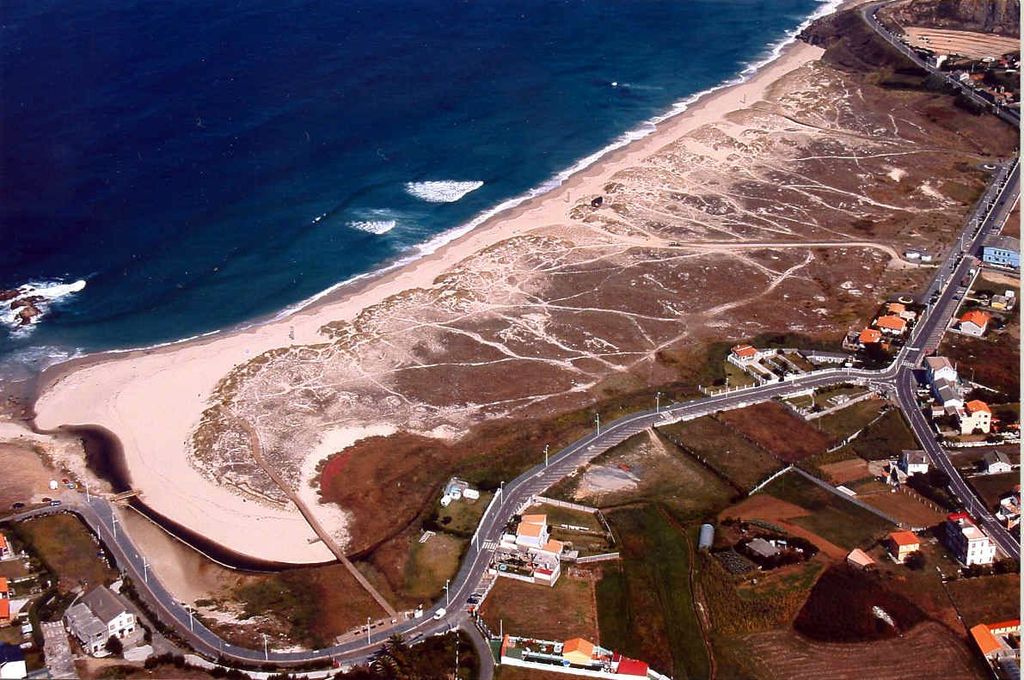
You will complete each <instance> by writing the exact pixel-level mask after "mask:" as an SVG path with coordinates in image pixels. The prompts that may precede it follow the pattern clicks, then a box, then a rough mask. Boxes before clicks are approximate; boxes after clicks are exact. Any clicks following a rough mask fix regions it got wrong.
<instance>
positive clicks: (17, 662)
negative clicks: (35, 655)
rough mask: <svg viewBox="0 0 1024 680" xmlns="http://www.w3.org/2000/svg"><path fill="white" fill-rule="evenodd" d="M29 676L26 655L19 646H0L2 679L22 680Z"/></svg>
mask: <svg viewBox="0 0 1024 680" xmlns="http://www.w3.org/2000/svg"><path fill="white" fill-rule="evenodd" d="M26 675H28V666H26V665H25V654H24V652H22V651H21V648H20V647H18V646H17V645H7V644H2V645H0V679H2V680H8V679H10V680H21V678H24V677H25V676H26Z"/></svg>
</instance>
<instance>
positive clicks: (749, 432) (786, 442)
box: [718, 401, 829, 463]
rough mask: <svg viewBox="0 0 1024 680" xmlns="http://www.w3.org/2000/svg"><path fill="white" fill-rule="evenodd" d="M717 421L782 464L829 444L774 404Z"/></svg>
mask: <svg viewBox="0 0 1024 680" xmlns="http://www.w3.org/2000/svg"><path fill="white" fill-rule="evenodd" d="M718 419H719V420H720V421H721V422H722V423H724V424H725V425H726V426H727V427H730V428H732V429H734V430H735V431H737V432H739V433H740V434H742V435H743V436H745V437H746V438H747V439H749V440H750V441H753V442H755V443H756V444H757V445H759V446H761V447H762V448H764V449H765V450H766V451H768V452H769V453H770V454H772V455H773V456H775V457H776V458H778V459H779V460H781V461H784V462H786V463H793V462H796V461H798V460H800V459H802V458H806V457H807V456H811V455H814V454H816V453H820V452H821V451H824V450H825V449H826V448H827V447H828V444H829V438H828V436H826V435H825V434H823V433H822V432H821V431H820V430H818V429H816V428H815V427H814V426H813V425H811V424H809V423H808V422H807V421H806V420H804V419H803V418H801V417H800V416H798V415H797V414H795V413H793V412H792V411H791V410H789V409H788V408H786V407H785V406H783V405H782V404H780V403H778V402H774V401H766V402H762V403H760V404H754V405H753V406H748V407H746V408H741V409H736V410H734V411H726V412H724V413H721V414H719V416H718Z"/></svg>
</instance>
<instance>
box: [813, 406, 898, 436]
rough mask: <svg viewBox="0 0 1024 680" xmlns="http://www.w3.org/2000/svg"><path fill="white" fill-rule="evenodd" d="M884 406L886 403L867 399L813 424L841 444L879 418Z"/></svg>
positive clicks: (819, 419) (823, 417)
mask: <svg viewBox="0 0 1024 680" xmlns="http://www.w3.org/2000/svg"><path fill="white" fill-rule="evenodd" d="M884 405H885V402H884V401H882V400H881V399H865V400H864V401H858V402H857V403H856V404H852V405H850V406H847V407H846V408H844V409H842V410H840V411H836V412H835V413H830V414H828V415H826V416H822V417H820V418H817V419H816V420H814V421H813V422H814V423H815V425H817V426H818V427H819V428H821V430H822V431H824V432H825V433H826V434H827V435H828V436H829V437H831V439H832V441H835V442H839V441H842V440H844V439H846V438H847V437H849V436H850V435H851V434H853V433H854V432H856V431H857V430H860V429H861V428H863V427H865V426H866V425H867V424H868V423H870V422H871V421H872V420H874V419H875V418H877V417H878V413H879V411H881V410H882V407H883V406H884Z"/></svg>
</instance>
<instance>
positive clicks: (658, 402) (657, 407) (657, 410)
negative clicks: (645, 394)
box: [654, 392, 661, 413]
mask: <svg viewBox="0 0 1024 680" xmlns="http://www.w3.org/2000/svg"><path fill="white" fill-rule="evenodd" d="M654 412H655V413H661V392H655V393H654Z"/></svg>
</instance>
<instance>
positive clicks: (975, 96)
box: [860, 2, 1020, 127]
mask: <svg viewBox="0 0 1024 680" xmlns="http://www.w3.org/2000/svg"><path fill="white" fill-rule="evenodd" d="M886 4H888V3H887V2H873V3H869V4H866V5H864V6H863V7H861V8H860V13H861V16H862V17H864V20H865V21H866V22H867V23H868V25H869V26H871V28H873V29H874V30H875V31H876V32H877V33H878V34H879V35H880V36H882V38H884V39H885V41H886V42H888V43H889V44H890V45H892V46H893V47H895V48H896V49H897V50H899V51H900V52H901V53H903V55H904V56H906V57H907V58H908V59H910V60H911V61H913V62H914V63H915V64H917V65H918V66H920V67H921V68H923V69H926V70H928V71H929V72H931V73H937V74H939V75H941V76H942V77H943V78H945V79H946V82H948V83H949V84H950V86H951V87H953V89H954V90H956V91H958V92H961V93H963V94H964V95H965V96H967V97H968V98H969V99H970V100H971V101H973V102H975V103H977V104H980V105H982V106H985V107H986V108H989V109H990V110H992V111H993V112H994V113H995V115H996V116H998V117H999V118H1001V119H1002V120H1004V121H1006V122H1007V123H1009V124H1010V125H1013V126H1014V127H1018V126H1019V125H1020V112H1019V111H1016V110H1014V109H1008V108H1005V107H1002V106H996V105H995V103H994V102H992V101H990V100H988V99H985V98H984V97H982V96H981V95H980V94H979V93H978V92H977V91H976V90H975V89H974V88H972V87H970V86H968V85H965V84H964V83H961V82H960V81H959V80H957V79H955V78H953V76H952V75H951V74H950V73H948V72H946V71H940V70H939V69H936V68H933V67H932V66H930V65H929V64H928V62H927V61H925V60H924V59H922V58H921V56H920V55H919V54H918V53H917V52H915V51H914V50H913V49H912V48H911V47H910V46H909V45H907V44H906V43H904V42H902V41H901V40H900V39H899V38H898V37H897V36H895V35H893V34H892V33H890V32H889V31H888V29H886V28H885V26H883V25H882V24H881V22H879V21H878V16H877V14H878V10H879V9H880V8H881V7H882V6H884V5H886Z"/></svg>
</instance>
